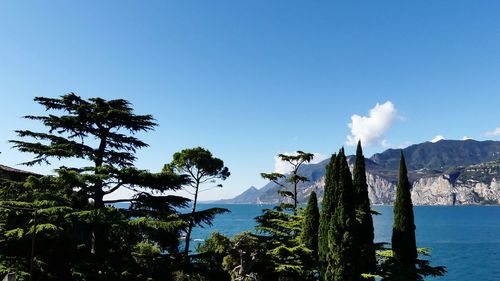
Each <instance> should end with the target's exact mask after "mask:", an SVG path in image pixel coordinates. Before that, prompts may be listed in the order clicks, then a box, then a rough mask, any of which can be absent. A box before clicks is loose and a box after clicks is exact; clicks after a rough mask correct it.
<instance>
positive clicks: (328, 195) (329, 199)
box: [318, 154, 339, 280]
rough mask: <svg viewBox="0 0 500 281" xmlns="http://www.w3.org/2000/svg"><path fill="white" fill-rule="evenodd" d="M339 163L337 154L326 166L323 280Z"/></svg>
mask: <svg viewBox="0 0 500 281" xmlns="http://www.w3.org/2000/svg"><path fill="white" fill-rule="evenodd" d="M338 164H339V158H338V157H337V155H336V154H333V155H332V156H331V157H330V162H329V163H328V165H327V166H326V174H325V188H324V193H323V201H322V202H321V215H320V223H319V241H318V255H319V272H320V277H321V280H326V279H325V278H324V277H325V274H326V270H327V266H328V261H327V256H328V252H329V249H330V246H329V245H330V244H329V240H328V230H329V228H330V220H331V217H332V214H333V212H334V210H335V204H337V199H336V198H335V190H336V188H337V187H336V184H337V182H338Z"/></svg>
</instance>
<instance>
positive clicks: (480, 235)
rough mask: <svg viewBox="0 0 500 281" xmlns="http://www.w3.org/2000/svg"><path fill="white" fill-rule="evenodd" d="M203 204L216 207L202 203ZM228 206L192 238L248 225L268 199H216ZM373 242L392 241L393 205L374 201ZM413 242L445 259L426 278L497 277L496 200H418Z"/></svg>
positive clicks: (499, 210)
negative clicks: (440, 272)
mask: <svg viewBox="0 0 500 281" xmlns="http://www.w3.org/2000/svg"><path fill="white" fill-rule="evenodd" d="M199 206H200V208H201V209H205V208H210V207H214V206H215V205H211V204H200V205H199ZM217 207H224V208H227V209H229V210H231V213H228V214H223V215H219V216H217V217H216V219H215V220H214V223H213V226H212V227H207V228H204V229H202V228H196V229H195V230H194V233H193V239H199V240H200V241H201V240H202V239H205V238H207V237H209V236H210V233H211V232H214V231H217V232H221V233H223V234H225V235H226V236H229V237H231V236H233V235H234V234H236V233H239V232H242V231H245V230H250V231H252V230H253V228H254V226H255V220H254V217H256V216H258V215H260V214H261V212H262V209H264V208H271V207H272V205H217ZM373 208H374V209H375V210H377V211H378V212H380V213H381V215H377V216H374V225H375V240H376V242H390V240H391V231H392V207H390V206H374V207H373ZM414 212H415V224H416V226H417V245H418V247H426V248H431V249H432V258H431V260H432V264H434V265H444V266H446V267H447V270H448V274H447V275H446V276H444V277H439V278H428V279H427V280H433V281H440V280H450V281H476V280H477V281H489V280H500V206H447V207H441V206H418V207H415V208H414ZM197 243H201V242H197Z"/></svg>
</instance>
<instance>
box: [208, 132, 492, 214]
mask: <svg viewBox="0 0 500 281" xmlns="http://www.w3.org/2000/svg"><path fill="white" fill-rule="evenodd" d="M403 152H404V154H405V157H406V161H407V164H408V169H409V172H408V175H409V178H410V181H411V182H412V183H413V187H412V199H413V202H414V204H416V205H455V204H499V203H500V141H475V140H465V141H458V140H442V141H439V142H436V143H431V142H425V143H421V144H415V145H412V146H409V147H407V148H404V149H403ZM399 153H400V150H399V149H388V150H386V151H384V152H382V153H377V154H374V155H373V156H372V157H370V158H367V159H366V169H367V181H368V189H369V196H370V200H371V202H372V204H391V203H392V201H393V199H394V196H395V190H396V184H397V175H398V167H399ZM328 161H329V160H328V159H327V160H324V161H322V162H320V163H318V164H310V165H304V166H303V167H301V170H300V172H301V173H302V174H303V175H305V176H307V177H308V178H309V179H310V181H309V182H306V183H301V184H300V185H299V193H298V197H299V201H301V202H305V201H306V200H307V198H308V196H309V194H310V193H311V191H313V190H315V191H316V192H317V193H318V195H319V197H320V198H321V197H322V195H323V186H324V174H325V167H326V165H327V163H328ZM348 161H349V164H350V165H352V164H353V163H354V157H353V156H349V157H348ZM279 189H280V187H279V186H278V185H276V184H274V183H272V182H270V183H268V184H266V185H265V186H264V187H262V188H260V189H256V188H255V187H252V188H250V189H248V190H246V191H245V192H243V193H242V194H240V195H238V196H236V197H235V198H233V199H227V200H220V201H218V202H219V203H250V204H251V203H258V204H260V203H277V202H280V200H282V198H280V196H279V195H278V194H277V191H278V190H279Z"/></svg>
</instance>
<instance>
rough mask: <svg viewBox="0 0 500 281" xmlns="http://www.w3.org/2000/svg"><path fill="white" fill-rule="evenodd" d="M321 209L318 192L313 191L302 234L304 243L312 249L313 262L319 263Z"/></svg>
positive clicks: (305, 212)
mask: <svg viewBox="0 0 500 281" xmlns="http://www.w3.org/2000/svg"><path fill="white" fill-rule="evenodd" d="M318 232H319V209H318V199H317V197H316V192H314V191H313V192H311V195H310V196H309V200H308V202H307V206H306V209H305V211H304V218H303V228H302V233H301V236H300V239H301V242H302V244H303V245H304V246H305V247H306V248H308V249H309V250H311V252H312V253H311V260H310V262H311V264H313V266H316V264H317V263H318Z"/></svg>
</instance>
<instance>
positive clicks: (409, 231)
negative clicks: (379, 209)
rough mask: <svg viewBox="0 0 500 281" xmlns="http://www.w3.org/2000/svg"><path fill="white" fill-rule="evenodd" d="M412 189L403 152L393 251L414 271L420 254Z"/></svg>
mask: <svg viewBox="0 0 500 281" xmlns="http://www.w3.org/2000/svg"><path fill="white" fill-rule="evenodd" d="M410 188H411V185H410V183H409V181H408V176H407V169H406V163H405V158H404V155H403V152H401V160H400V168H399V182H398V186H397V190H396V199H395V201H394V225H393V229H392V250H393V251H394V256H395V258H396V259H397V260H398V261H399V262H400V263H401V265H402V266H404V267H407V268H408V269H414V268H415V261H416V259H417V256H418V254H417V246H416V239H415V222H414V218H413V204H412V202H411V193H410Z"/></svg>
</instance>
